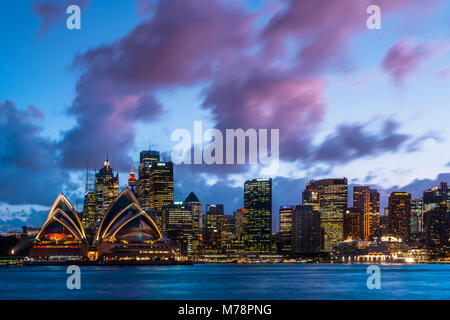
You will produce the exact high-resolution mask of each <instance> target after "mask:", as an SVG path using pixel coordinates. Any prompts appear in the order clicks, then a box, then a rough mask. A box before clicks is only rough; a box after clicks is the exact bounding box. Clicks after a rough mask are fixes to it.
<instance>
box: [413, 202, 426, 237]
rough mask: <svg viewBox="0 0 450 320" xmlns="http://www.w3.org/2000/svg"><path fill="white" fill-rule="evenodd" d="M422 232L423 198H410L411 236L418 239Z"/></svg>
mask: <svg viewBox="0 0 450 320" xmlns="http://www.w3.org/2000/svg"><path fill="white" fill-rule="evenodd" d="M422 233H423V199H422V198H419V199H412V200H411V238H412V239H415V240H420V239H421V238H422Z"/></svg>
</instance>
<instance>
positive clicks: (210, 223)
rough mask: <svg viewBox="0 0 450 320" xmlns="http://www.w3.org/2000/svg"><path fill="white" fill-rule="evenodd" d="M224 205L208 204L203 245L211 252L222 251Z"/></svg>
mask: <svg viewBox="0 0 450 320" xmlns="http://www.w3.org/2000/svg"><path fill="white" fill-rule="evenodd" d="M224 222H225V221H224V209H223V204H207V205H206V217H205V227H204V229H203V243H204V246H205V248H206V249H207V250H209V251H210V252H216V253H217V252H219V251H221V249H222V231H223V227H224V226H223V224H224Z"/></svg>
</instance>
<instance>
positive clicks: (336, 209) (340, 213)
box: [303, 178, 348, 252]
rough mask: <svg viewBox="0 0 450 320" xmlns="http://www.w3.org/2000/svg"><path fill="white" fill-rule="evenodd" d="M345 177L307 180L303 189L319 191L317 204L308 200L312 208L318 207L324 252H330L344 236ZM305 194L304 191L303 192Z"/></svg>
mask: <svg viewBox="0 0 450 320" xmlns="http://www.w3.org/2000/svg"><path fill="white" fill-rule="evenodd" d="M347 184H348V183H347V179H346V178H343V179H324V180H316V181H308V185H307V186H306V189H305V191H307V190H312V191H318V192H319V205H318V206H317V203H314V201H313V202H311V201H310V200H307V201H304V202H303V203H304V204H305V203H308V204H310V205H311V206H312V207H313V209H317V207H319V212H320V219H321V230H322V239H323V240H322V244H323V249H324V251H325V252H331V251H332V250H333V246H335V245H337V244H338V243H339V242H341V241H342V240H343V238H344V213H345V210H346V209H347V196H348V186H347ZM304 194H305V193H304Z"/></svg>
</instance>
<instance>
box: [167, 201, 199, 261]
mask: <svg viewBox="0 0 450 320" xmlns="http://www.w3.org/2000/svg"><path fill="white" fill-rule="evenodd" d="M164 224H165V234H166V235H167V237H168V238H169V239H171V240H172V241H174V242H175V243H176V245H177V246H178V248H179V249H180V252H181V253H182V254H185V255H186V254H192V252H193V248H192V241H193V219H192V211H191V208H190V207H187V206H185V205H184V204H183V203H182V202H174V203H173V204H171V205H170V206H168V207H165V208H164Z"/></svg>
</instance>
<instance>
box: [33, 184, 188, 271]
mask: <svg viewBox="0 0 450 320" xmlns="http://www.w3.org/2000/svg"><path fill="white" fill-rule="evenodd" d="M161 237H162V235H161V232H160V231H159V229H158V227H157V226H156V224H155V223H154V221H153V220H152V218H151V217H150V216H149V215H148V214H147V213H146V212H145V211H143V210H142V208H141V207H140V206H139V203H138V201H137V199H136V197H135V195H134V193H133V192H132V191H131V190H130V189H129V188H126V189H125V190H123V191H122V192H121V193H120V194H119V195H118V196H117V197H116V198H115V199H114V201H113V202H112V203H111V205H110V206H109V207H108V210H107V211H106V212H105V214H104V216H103V218H102V220H101V221H100V224H99V227H98V228H97V231H96V233H95V236H94V239H93V241H92V242H88V240H87V238H86V233H85V231H84V228H83V225H82V223H81V220H80V219H79V217H78V214H77V212H76V211H75V209H74V207H73V206H72V205H71V204H70V202H69V201H68V200H67V198H66V197H65V196H64V195H63V194H61V195H59V196H58V198H57V199H56V201H55V202H54V204H53V206H52V208H51V209H50V212H49V215H48V217H47V219H46V221H45V223H44V225H43V226H42V228H41V231H40V232H39V233H38V235H37V236H36V240H35V241H34V243H33V246H32V248H31V249H30V257H31V258H33V259H35V260H38V259H52V260H54V259H62V260H81V259H82V260H91V261H96V260H102V261H103V262H104V263H110V262H111V263H113V262H114V261H119V262H121V261H122V262H124V263H129V262H130V261H140V262H143V261H150V262H151V263H153V262H156V263H158V262H159V261H162V260H170V261H174V260H178V259H180V258H181V256H180V252H179V250H177V248H174V247H173V246H171V245H170V244H169V243H167V242H164V241H160V240H161ZM170 261H169V263H170Z"/></svg>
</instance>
